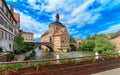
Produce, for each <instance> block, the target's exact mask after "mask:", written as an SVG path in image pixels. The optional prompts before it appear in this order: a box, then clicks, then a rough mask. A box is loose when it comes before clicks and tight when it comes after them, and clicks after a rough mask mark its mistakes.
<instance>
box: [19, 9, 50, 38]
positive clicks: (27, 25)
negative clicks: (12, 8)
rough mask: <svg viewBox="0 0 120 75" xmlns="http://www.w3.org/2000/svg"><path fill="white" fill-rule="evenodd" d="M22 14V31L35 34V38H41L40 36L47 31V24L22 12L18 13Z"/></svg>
mask: <svg viewBox="0 0 120 75" xmlns="http://www.w3.org/2000/svg"><path fill="white" fill-rule="evenodd" d="M17 12H19V13H20V22H21V24H20V25H21V26H20V27H21V29H23V30H24V31H27V32H33V33H34V38H40V36H41V35H42V34H43V32H45V31H46V30H47V28H48V27H47V26H48V25H47V24H45V23H40V22H38V21H36V20H35V19H33V18H32V17H31V16H29V15H25V14H23V13H22V12H20V11H17Z"/></svg>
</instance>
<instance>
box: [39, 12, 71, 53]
mask: <svg viewBox="0 0 120 75" xmlns="http://www.w3.org/2000/svg"><path fill="white" fill-rule="evenodd" d="M59 18H60V16H59V14H58V13H57V14H56V21H55V22H53V23H50V24H49V29H48V30H47V31H46V32H45V33H44V34H43V35H42V36H41V42H52V43H53V46H54V47H53V49H54V51H68V50H69V48H70V47H69V42H70V36H69V33H68V31H67V28H66V27H65V25H63V24H62V23H61V22H60V21H59Z"/></svg>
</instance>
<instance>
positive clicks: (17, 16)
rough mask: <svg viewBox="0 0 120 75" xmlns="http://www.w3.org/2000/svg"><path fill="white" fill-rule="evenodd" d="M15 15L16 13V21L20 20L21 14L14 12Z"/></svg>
mask: <svg viewBox="0 0 120 75" xmlns="http://www.w3.org/2000/svg"><path fill="white" fill-rule="evenodd" d="M13 15H14V17H15V19H16V21H17V22H20V14H19V13H14V14H13Z"/></svg>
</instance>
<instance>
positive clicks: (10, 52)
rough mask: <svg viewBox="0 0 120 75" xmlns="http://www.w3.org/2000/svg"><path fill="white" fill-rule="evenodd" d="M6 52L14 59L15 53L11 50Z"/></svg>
mask: <svg viewBox="0 0 120 75" xmlns="http://www.w3.org/2000/svg"><path fill="white" fill-rule="evenodd" d="M7 53H9V54H10V60H14V58H15V53H14V52H12V51H7Z"/></svg>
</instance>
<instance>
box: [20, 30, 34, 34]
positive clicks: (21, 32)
mask: <svg viewBox="0 0 120 75" xmlns="http://www.w3.org/2000/svg"><path fill="white" fill-rule="evenodd" d="M19 33H20V34H23V33H24V34H33V33H32V32H24V31H23V30H19Z"/></svg>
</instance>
